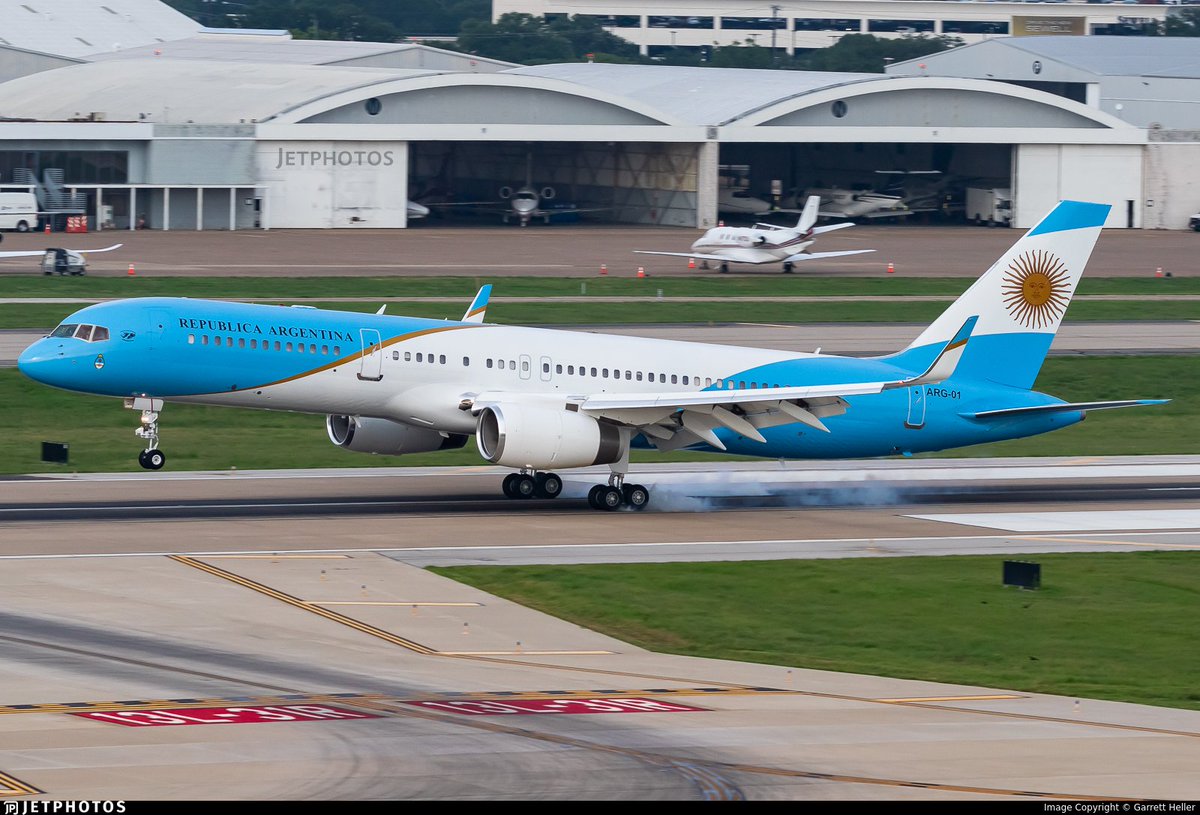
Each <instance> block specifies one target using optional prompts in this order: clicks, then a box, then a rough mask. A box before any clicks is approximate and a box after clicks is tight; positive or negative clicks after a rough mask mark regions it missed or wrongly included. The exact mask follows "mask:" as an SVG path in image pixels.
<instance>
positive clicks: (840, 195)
mask: <svg viewBox="0 0 1200 815" xmlns="http://www.w3.org/2000/svg"><path fill="white" fill-rule="evenodd" d="M807 193H808V194H809V195H819V196H821V200H822V201H824V202H825V204H824V205H823V206H822V207H821V213H820V215H821V217H822V218H904V217H906V216H908V215H911V214H912V213H910V212H909V211H908V210H907V209H906V208H905V206H904V202H903V200H901V198H900V196H899V195H886V194H884V193H882V192H876V191H875V190H847V189H842V188H841V187H822V188H814V189H810V190H807Z"/></svg>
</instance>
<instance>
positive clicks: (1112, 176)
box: [1013, 144, 1143, 229]
mask: <svg viewBox="0 0 1200 815" xmlns="http://www.w3.org/2000/svg"><path fill="white" fill-rule="evenodd" d="M1142 149H1143V148H1142V147H1141V146H1140V145H1135V144H1128V145H1126V144H1118V145H1102V144H1022V145H1018V146H1017V147H1016V149H1015V160H1014V162H1013V187H1014V189H1013V206H1014V207H1015V208H1016V212H1015V218H1014V220H1015V223H1014V224H1013V226H1016V227H1020V228H1022V229H1027V228H1029V227H1031V226H1033V225H1034V224H1036V223H1037V222H1038V220H1039V219H1040V218H1041V217H1042V216H1043V215H1045V214H1046V213H1047V212H1049V211H1050V209H1051V208H1052V207H1053V206H1054V205H1055V204H1057V203H1058V202H1059V201H1061V200H1062V199H1064V198H1069V199H1072V200H1075V201H1095V202H1097V203H1102V204H1111V205H1112V210H1111V211H1110V212H1109V213H1108V221H1106V222H1105V224H1104V225H1105V226H1106V227H1109V228H1114V227H1115V228H1125V229H1140V228H1141V226H1142V206H1141V203H1142Z"/></svg>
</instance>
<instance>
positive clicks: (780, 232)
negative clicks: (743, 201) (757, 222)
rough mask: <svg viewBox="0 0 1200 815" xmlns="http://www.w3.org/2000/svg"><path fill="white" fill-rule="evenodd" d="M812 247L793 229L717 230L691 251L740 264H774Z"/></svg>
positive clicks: (713, 230)
mask: <svg viewBox="0 0 1200 815" xmlns="http://www.w3.org/2000/svg"><path fill="white" fill-rule="evenodd" d="M812 243H813V241H812V239H811V238H810V237H809V236H808V235H807V234H805V233H803V232H798V231H796V230H794V229H759V228H750V227H736V226H718V227H714V228H712V229H710V230H708V231H707V232H705V233H704V234H703V235H701V236H700V237H699V238H697V239H696V242H695V243H693V244H692V251H693V252H696V253H697V254H704V255H717V256H723V255H724V256H729V257H730V259H731V260H737V261H739V262H742V263H778V262H779V261H781V260H784V259H785V258H787V257H790V256H792V255H795V254H797V253H799V252H803V251H804V250H805V249H806V248H807V247H809V246H811V245H812Z"/></svg>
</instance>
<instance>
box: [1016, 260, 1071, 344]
mask: <svg viewBox="0 0 1200 815" xmlns="http://www.w3.org/2000/svg"><path fill="white" fill-rule="evenodd" d="M1070 287H1071V286H1070V282H1069V280H1068V272H1067V267H1066V266H1064V265H1063V262H1062V261H1061V260H1059V259H1058V258H1056V257H1055V256H1054V255H1052V254H1050V253H1049V252H1043V251H1035V252H1025V253H1024V254H1022V255H1018V256H1017V258H1016V259H1015V260H1013V262H1012V263H1010V264H1009V265H1008V271H1007V272H1006V273H1005V274H1004V282H1003V284H1002V286H1001V289H1000V293H1001V296H1002V297H1003V298H1004V305H1005V306H1006V307H1007V308H1008V313H1009V314H1011V315H1012V316H1013V319H1014V320H1016V321H1017V322H1019V323H1020V324H1021V325H1023V326H1025V327H1026V328H1044V327H1047V326H1050V325H1053V324H1054V323H1055V322H1057V321H1058V319H1059V318H1060V317H1062V315H1063V312H1065V311H1066V310H1067V303H1068V302H1070V299H1071V298H1070V295H1069V290H1070Z"/></svg>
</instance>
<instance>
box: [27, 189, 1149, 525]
mask: <svg viewBox="0 0 1200 815" xmlns="http://www.w3.org/2000/svg"><path fill="white" fill-rule="evenodd" d="M1108 210H1109V207H1108V205H1105V204H1089V203H1080V202H1075V201H1064V202H1062V203H1060V204H1059V205H1058V206H1057V207H1055V209H1054V210H1053V211H1051V212H1050V213H1049V214H1048V215H1047V216H1046V217H1045V218H1043V219H1042V221H1041V223H1039V224H1038V225H1037V226H1036V227H1034V228H1033V229H1032V230H1030V231H1029V232H1028V233H1027V234H1026V235H1025V236H1024V237H1022V238H1021V239H1020V240H1019V241H1017V243H1016V245H1014V246H1013V247H1012V248H1011V249H1010V250H1009V251H1008V252H1007V253H1006V254H1005V255H1004V256H1003V257H1001V258H1000V260H998V261H997V262H996V263H995V264H994V265H993V266H992V267H991V268H990V269H989V270H988V271H987V272H986V273H984V274H983V276H982V277H980V278H979V279H978V280H977V281H976V282H975V283H974V285H972V286H971V287H970V288H969V289H968V290H967V291H966V292H965V293H964V294H963V295H962V296H961V297H959V298H958V300H957V301H955V302H954V303H953V304H952V305H951V306H950V307H949V308H948V309H946V311H945V312H944V313H943V314H942V315H941V316H940V317H939V318H938V319H937V320H935V321H934V323H933V324H932V325H931V326H929V327H928V328H927V329H925V330H924V331H923V332H922V333H921V335H920V336H919V337H917V339H916V340H914V341H913V343H912V344H911V345H909V346H908V348H906V349H904V350H903V351H900V352H898V353H896V354H892V355H891V356H886V357H877V358H872V359H853V358H846V357H837V356H827V355H821V354H803V353H790V352H785V351H771V350H765V349H748V348H739V347H730V346H720V345H703V344H699V343H687V342H672V341H665V340H654V339H641V338H637V337H622V336H606V335H602V334H592V333H582V332H571V331H551V330H544V329H535V328H522V327H510V326H499V325H491V324H486V323H484V322H483V319H484V313H485V309H486V306H487V303H486V299H487V296H488V291H487V287H485V289H484V290H482V291H481V292H480V293H479V295H478V296H477V297H476V299H475V301H474V302H472V303H471V307H470V308H469V309H468V311H467V313H466V314H465V315H464V316H463V319H462V320H427V319H418V318H415V317H399V316H389V315H384V314H360V313H356V312H343V311H327V310H321V309H314V308H299V307H291V308H288V307H283V306H270V305H253V304H246V303H228V302H219V301H211V300H191V299H180V298H145V299H135V300H121V301H116V302H108V303H101V304H98V305H93V306H89V307H87V308H85V309H82V310H80V311H78V312H76V313H75V314H73V315H71V317H69V318H68V319H67V321H66V322H64V323H63V324H62V325H60V326H58V328H56V329H55V330H54V332H53V333H52V334H51V335H50V336H48V337H46V338H44V339H41V340H38V341H37V342H35V343H34V344H33V345H31V346H30V347H29V348H27V349H26V350H25V351H24V352H23V353H22V354H21V356H20V359H19V360H18V365H19V366H20V369H21V371H23V372H24V373H25V374H26V375H28V376H30V377H32V378H33V379H36V380H38V381H39V382H44V383H46V384H48V385H53V386H55V387H59V388H65V389H68V390H73V391H80V392H83V393H93V394H102V395H107V396H116V397H124V399H125V404H126V406H127V407H130V408H132V409H134V410H137V411H140V412H141V426H140V427H139V428H138V429H137V435H138V436H139V437H141V438H143V439H145V440H146V442H147V446H146V449H145V450H144V451H143V452H142V453H141V456H140V458H139V460H140V462H141V464H142V466H143V467H146V468H148V469H152V470H156V469H159V468H161V467H162V466H163V463H164V462H165V460H166V459H165V456H164V454H163V452H162V450H160V449H159V447H158V442H159V416H160V413H161V411H162V409H163V405H164V404H165V403H167V402H191V403H198V404H208V405H233V406H238V407H252V408H263V409H267V410H290V411H300V412H305V413H314V414H326V415H327V418H326V427H327V431H328V434H329V438H330V440H331V441H332V442H333V443H334V444H336V445H338V446H340V447H343V448H345V449H347V450H352V451H355V452H360V453H383V454H389V455H399V454H403V453H415V452H428V451H433V450H444V449H449V448H457V447H462V446H463V445H465V444H466V443H467V441H468V438H469V437H470V436H471V435H474V436H475V441H476V445H477V447H478V449H479V453H480V455H481V456H482V457H483V458H484V459H486V460H487V461H490V462H494V463H496V464H499V465H502V466H505V467H511V468H513V469H514V470H515V472H513V473H511V474H509V475H508V476H507V477H506V478H505V479H504V484H503V487H504V492H505V494H506V495H508V496H509V497H511V498H528V497H531V496H538V497H543V498H551V497H554V496H556V495H558V494H559V492H560V491H561V490H562V479H561V478H560V477H559V476H558V475H557V474H555V473H554V472H552V471H553V470H555V469H568V468H572V467H585V466H589V465H595V464H607V465H609V467H610V470H611V475H610V476H609V477H608V479H607V481H606V482H605V483H602V484H597V485H596V486H594V487H592V489H591V492H590V493H589V502H590V503H591V505H592V506H593V507H595V508H597V509H617V508H619V507H621V506H627V507H631V508H634V509H641V508H642V507H644V506H646V504H647V502H648V501H649V500H650V493H649V491H648V490H647V489H646V488H645V487H643V486H641V485H638V484H633V483H628V482H627V474H628V472H629V449H630V447H655V448H658V449H659V450H678V449H682V448H688V449H694V450H703V451H709V452H721V451H724V452H729V453H736V454H738V455H757V456H764V457H770V458H851V457H862V456H886V455H891V454H895V453H908V452H911V453H918V452H923V451H927V450H942V449H945V448H949V447H960V446H964V445H970V444H979V443H981V442H989V441H999V440H1001V439H1013V438H1019V437H1023V436H1032V435H1035V434H1038V433H1045V432H1047V431H1049V430H1055V429H1057V428H1060V427H1066V426H1068V425H1071V424H1075V423H1076V422H1078V421H1080V420H1082V419H1083V417H1084V414H1085V413H1086V412H1087V411H1089V410H1098V409H1101V408H1117V407H1128V406H1133V405H1151V404H1160V403H1161V402H1162V401H1164V400H1146V399H1143V400H1128V401H1109V402H1085V403H1074V404H1070V403H1065V402H1063V401H1061V400H1059V399H1056V398H1054V397H1053V396H1048V395H1046V394H1042V393H1038V392H1036V391H1033V390H1031V388H1032V386H1033V383H1034V380H1035V379H1036V377H1037V374H1038V370H1039V369H1040V368H1041V365H1042V361H1043V360H1044V359H1045V356H1046V352H1047V350H1048V349H1049V348H1050V343H1051V342H1052V341H1053V339H1054V335H1055V332H1056V331H1057V330H1058V327H1059V324H1060V323H1061V321H1062V317H1063V314H1064V313H1065V312H1066V309H1067V304H1068V303H1069V302H1070V299H1071V295H1072V293H1073V292H1074V291H1075V287H1076V284H1077V283H1078V282H1079V278H1080V275H1081V274H1082V272H1083V268H1084V265H1085V264H1086V263H1087V260H1088V257H1089V255H1090V254H1091V252H1092V247H1093V246H1094V245H1095V242H1096V239H1097V237H1098V236H1099V234H1100V228H1101V226H1102V225H1103V223H1104V220H1105V218H1106V217H1107V215H1108Z"/></svg>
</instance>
